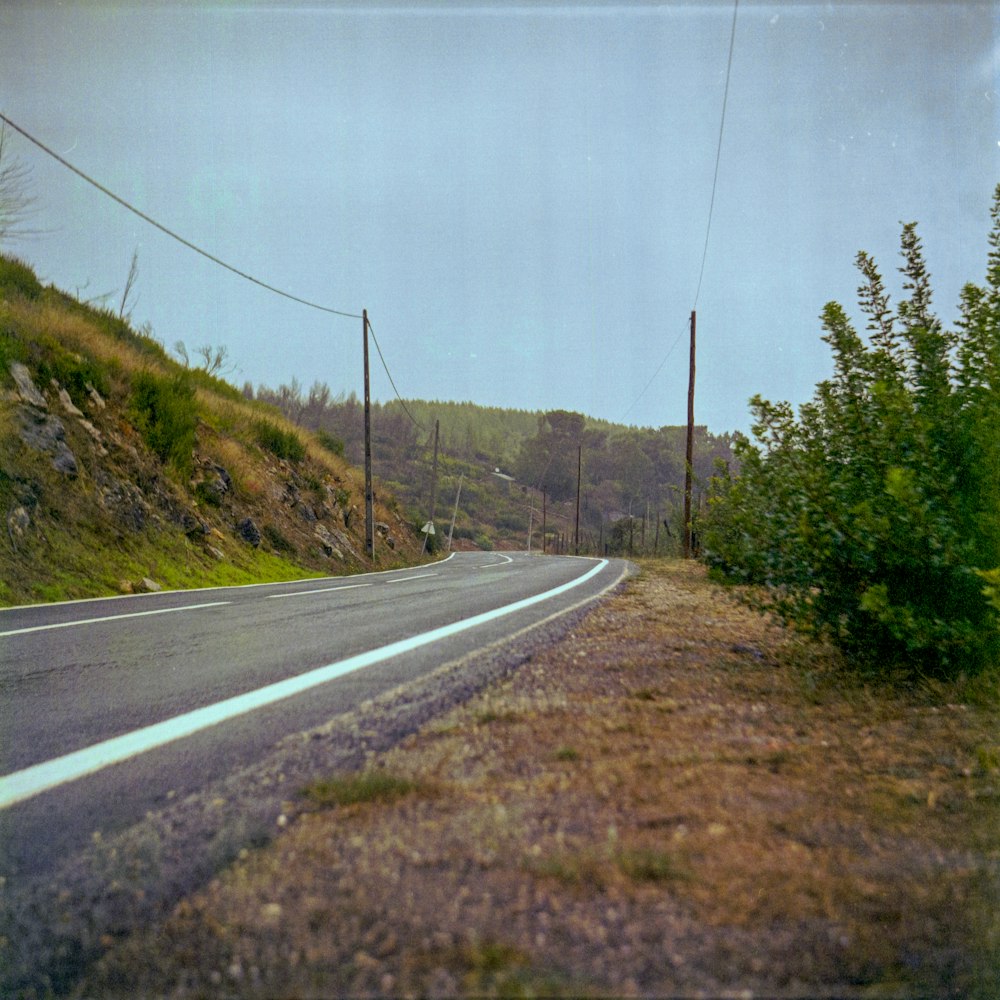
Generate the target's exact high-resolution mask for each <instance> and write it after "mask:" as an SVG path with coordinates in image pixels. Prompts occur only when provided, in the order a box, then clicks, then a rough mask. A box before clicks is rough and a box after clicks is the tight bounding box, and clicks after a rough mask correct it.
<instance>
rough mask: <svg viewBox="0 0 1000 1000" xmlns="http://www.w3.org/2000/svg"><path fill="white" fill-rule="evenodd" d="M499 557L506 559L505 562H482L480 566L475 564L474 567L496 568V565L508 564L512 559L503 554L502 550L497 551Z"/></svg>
mask: <svg viewBox="0 0 1000 1000" xmlns="http://www.w3.org/2000/svg"><path fill="white" fill-rule="evenodd" d="M497 555H498V556H500V558H501V559H506V560H507V561H506V562H498V563H483V564H482V565H481V566H477V567H476V569H496V568H497V566H509V565H510V564H511V563H512V562H513V561H514V560H513V559H511V557H510V556H505V555H504V554H503V553H502V552H498V553H497Z"/></svg>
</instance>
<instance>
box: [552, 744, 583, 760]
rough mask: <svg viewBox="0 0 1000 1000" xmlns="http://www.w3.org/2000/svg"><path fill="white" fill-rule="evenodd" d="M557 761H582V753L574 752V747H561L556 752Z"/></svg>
mask: <svg viewBox="0 0 1000 1000" xmlns="http://www.w3.org/2000/svg"><path fill="white" fill-rule="evenodd" d="M555 756H556V760H565V761H573V760H579V759H580V753H579V751H578V750H574V749H573V747H560V748H559V749H558V750H557V751H556V754H555Z"/></svg>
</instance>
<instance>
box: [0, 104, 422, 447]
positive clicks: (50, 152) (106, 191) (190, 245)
mask: <svg viewBox="0 0 1000 1000" xmlns="http://www.w3.org/2000/svg"><path fill="white" fill-rule="evenodd" d="M0 121H3V122H5V123H6V124H7V125H9V126H10V127H11V128H12V129H14V130H15V131H16V132H19V133H20V134H21V135H22V136H24V138H25V139H27V140H28V141H29V142H31V143H33V144H34V145H36V146H37V147H38V148H39V149H40V150H42V152H44V153H47V154H48V155H49V156H51V157H52V158H53V159H54V160H56V161H57V162H58V163H60V164H62V165H63V166H64V167H66V168H67V169H68V170H71V171H72V172H73V173H74V174H76V175H77V176H78V177H81V178H82V179H83V180H85V181H86V182H87V183H88V184H91V185H92V186H93V187H95V188H97V190H98V191H100V192H101V193H102V194H104V195H107V197H109V198H111V199H112V200H113V201H115V202H117V203H118V204H119V205H121V206H122V207H123V208H126V209H128V211H130V212H132V213H133V214H134V215H137V216H138V217H139V218H140V219H142V220H143V221H144V222H147V223H149V225H151V226H154V227H155V228H156V229H159V230H160V232H162V233H165V234H166V235H167V236H169V237H170V238H171V239H174V240H176V241H177V242H178V243H181V244H182V245H183V246H186V247H188V249H190V250H194V251H195V253H198V254H201V256H202V257H205V258H207V259H208V260H210V261H212V263H213V264H218V265H219V266H220V267H223V268H225V269H226V270H227V271H231V272H232V273H233V274H236V275H238V276H239V277H241V278H245V279H246V280H247V281H250V282H253V284H255V285H258V286H260V287H261V288H264V289H266V290H267V291H269V292H273V293H274V294H276V295H280V296H282V297H283V298H286V299H291V300H292V301H293V302H298V303H299V304H301V305H304V306H308V307H309V308H310V309H318V310H319V311H320V312H325V313H332V314H333V315H335V316H343V317H346V318H348V319H363V316H362V314H360V313H352V312H346V311H345V310H342V309H334V308H332V307H331V306H325V305H321V304H320V303H318V302H311V301H309V300H308V299H303V298H300V297H299V296H298V295H292V294H291V293H290V292H286V291H284V290H282V289H280V288H276V287H275V286H274V285H271V284H268V283H267V282H265V281H262V280H261V279H260V278H255V277H254V276H253V275H252V274H247V273H246V272H245V271H241V270H240V269H239V268H237V267H234V266H233V265H232V264H227V263H226V261H224V260H221V259H220V258H219V257H216V256H215V255H214V254H211V253H209V252H208V251H207V250H204V249H202V248H201V247H199V246H198V245H197V244H195V243H192V242H191V241H190V240H188V239H185V238H184V237H183V236H181V235H179V234H178V233H175V232H174V231H173V230H172V229H169V228H167V226H165V225H163V224H162V223H161V222H157V220H156V219H154V218H152V217H151V216H149V215H147V214H146V213H145V212H143V211H141V210H140V209H138V208H136V207H135V206H134V205H132V204H131V203H130V202H128V201H126V200H125V199H124V198H122V197H121V196H119V195H117V194H115V193H114V191H111V190H109V189H108V188H107V187H105V186H104V185H103V184H101V183H100V182H98V181H96V180H94V178H93V177H91V176H90V175H89V174H86V173H84V172H83V171H82V170H80V169H79V167H76V166H74V165H73V164H72V163H70V162H69V161H68V160H67V159H65V157H63V156H60V155H59V154H58V153H57V152H56V151H55V150H53V149H51V148H50V147H48V146H47V145H45V143H43V142H42V141H41V140H39V139H37V138H36V137H35V136H33V135H31V133H29V132H28V131H26V130H25V129H24V128H22V127H21V126H20V125H18V124H17V122H15V121H13V120H11V119H10V118H8V117H7V115H5V114H3V113H2V112H0ZM368 330H369V332H370V333H371V335H372V340H373V341H374V342H375V349H376V350H377V351H378V356H379V359H380V360H381V362H382V367H383V368H384V369H385V373H386V375H387V376H388V377H389V383H390V384H391V385H392V389H393V392H395V394H396V398H397V399H398V400H399V401H400V403H401V404H402V406H403V409H404V410H405V411H406V415H407V416H408V417H409V418H410V420H412V421H413V423H414V424H415V425H416V426H417V427H419V428H420V429H421V430H424V429H425V428H424V427H423V426H422V425H421V423H420V422H419V421H418V420H417V419H416V418H415V417H414V416H413V414H412V413H410V411H409V409H407V406H406V403H405V402H403V398H402V396H400V394H399V389H397V388H396V383H395V381H394V379H393V377H392V373H391V372H390V371H389V366H388V365H387V364H386V361H385V356H384V355H383V354H382V348H381V347H380V346H379V342H378V338H376V336H375V330H374V329H373V328H372V325H371V322H369V323H368Z"/></svg>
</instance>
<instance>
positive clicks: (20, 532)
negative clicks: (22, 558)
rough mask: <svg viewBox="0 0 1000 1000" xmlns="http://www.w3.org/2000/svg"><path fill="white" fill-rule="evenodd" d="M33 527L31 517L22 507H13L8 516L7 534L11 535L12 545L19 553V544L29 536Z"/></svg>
mask: <svg viewBox="0 0 1000 1000" xmlns="http://www.w3.org/2000/svg"><path fill="white" fill-rule="evenodd" d="M30 527H31V515H30V514H29V513H28V511H27V510H26V509H25V508H24V507H21V506H20V505H18V506H16V507H12V508H11V509H10V512H9V513H8V514H7V534H8V535H10V544H11V545H13V546H14V551H15V552H16V551H17V543H18V542H19V541H21V539H23V538H24V536H25V534H27V531H28V528H30Z"/></svg>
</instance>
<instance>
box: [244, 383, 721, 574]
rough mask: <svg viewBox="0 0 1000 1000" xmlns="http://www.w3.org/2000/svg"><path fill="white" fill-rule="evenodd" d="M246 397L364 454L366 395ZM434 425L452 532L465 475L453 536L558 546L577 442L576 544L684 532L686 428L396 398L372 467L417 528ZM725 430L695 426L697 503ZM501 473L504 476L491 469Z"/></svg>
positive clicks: (568, 520)
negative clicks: (437, 431)
mask: <svg viewBox="0 0 1000 1000" xmlns="http://www.w3.org/2000/svg"><path fill="white" fill-rule="evenodd" d="M243 391H244V394H245V395H247V396H248V398H249V397H253V396H254V395H256V398H257V399H258V400H259V401H265V402H268V403H270V404H272V405H274V406H275V407H277V408H279V409H280V410H281V411H282V412H283V413H284V414H285V415H286V416H287V417H288V418H289V419H290V420H292V421H294V422H295V423H296V424H298V425H301V426H303V427H308V428H311V429H313V430H315V431H316V432H317V433H318V434H319V435H320V437H321V439H323V440H326V441H328V442H330V443H331V445H333V446H335V447H337V448H338V449H339V450H342V452H343V454H345V455H346V456H347V457H348V458H350V459H352V460H354V461H356V462H360V461H361V457H362V455H363V440H362V437H361V434H360V430H361V426H362V425H361V413H362V404H361V403H360V401H359V400H358V399H357V398H356V397H355V396H351V397H348V398H344V397H336V398H335V397H333V396H332V394H331V392H330V389H329V387H328V386H326V385H324V384H322V383H314V384H313V386H312V387H311V388H310V389H309V391H308V393H305V392H303V390H302V388H301V386H299V385H298V384H297V383H293V384H292V385H291V386H286V385H282V386H279V387H278V388H277V389H269V388H267V387H266V386H259V387H258V389H257V391H256V394H255V393H254V391H253V389H252V387H250V386H245V387H244V390H243ZM435 422H437V423H438V425H439V427H440V435H439V453H438V458H439V468H438V479H437V504H436V521H437V523H438V527H439V528H441V527H443V528H444V534H445V536H446V535H447V530H448V526H449V522H450V519H451V517H452V514H453V513H454V512H455V508H454V503H455V498H456V496H457V495H458V487H459V482H461V484H462V492H461V498H460V503H459V505H458V509H457V518H456V522H455V538H456V544H462V545H477V546H479V547H483V548H487V547H498V548H505V547H511V546H517V547H519V548H523V547H524V546H525V545H526V544H527V538H528V533H529V528H530V530H531V533H532V548H535V547H538V548H541V546H542V536H541V529H542V518H543V510H542V507H543V499H542V487H544V490H545V505H546V506H545V528H546V536H547V537H546V546H547V547H548V548H549V550H550V551H555V550H557V549H559V548H560V547H564V546H566V545H567V539H569V540H571V541H572V539H574V538H575V534H576V482H577V454H578V453H577V448H578V447H580V448H582V454H581V456H580V457H581V470H582V476H581V484H580V548H581V551H583V552H590V553H593V552H599V551H600V552H604V551H606V552H611V553H615V554H639V553H646V554H649V555H653V554H669V553H671V552H673V551H675V549H676V546H677V544H678V538H679V537H680V534H681V523H682V520H683V518H682V504H683V488H684V469H685V436H686V429H685V428H683V427H669V426H667V427H660V428H657V429H654V428H637V427H625V426H623V425H620V424H611V423H608V422H607V421H601V420H595V419H593V418H592V417H587V416H584V415H583V414H577V413H570V412H567V411H562V410H555V411H549V412H545V413H543V412H541V411H538V412H533V413H532V412H528V411H525V410H505V409H501V408H498V407H485V406H478V405H476V404H475V403H470V402H464V403H455V402H440V401H437V402H428V401H425V400H406V401H405V402H403V401H400V400H393V401H390V402H388V403H385V404H375V405H373V406H372V438H373V457H374V464H375V470H376V473H377V474H378V475H379V476H380V477H381V478H382V480H383V481H384V482H385V483H386V484H387V486H389V487H390V488H391V489H392V491H393V493H394V494H395V495H396V496H398V497H399V499H400V502H401V503H402V504H403V506H404V508H405V509H406V511H407V512H408V514H409V516H410V519H411V522H412V523H413V524H414V525H421V524H423V523H424V522H425V521H426V520H427V519H428V516H429V511H430V508H431V492H432V491H431V484H432V467H433V452H434V448H433V444H434V427H435ZM732 442H733V435H731V434H711V433H709V431H708V429H707V428H706V427H704V426H702V427H697V428H696V429H695V461H694V474H695V497H696V507H697V506H698V502H699V501H700V500H701V499H702V498H703V497H704V495H705V493H706V490H707V484H708V481H709V479H710V478H711V476H712V475H713V474H714V470H715V463H716V461H717V460H721V461H722V462H723V463H731V461H732V447H731V446H732ZM498 473H499V474H500V475H498Z"/></svg>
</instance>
